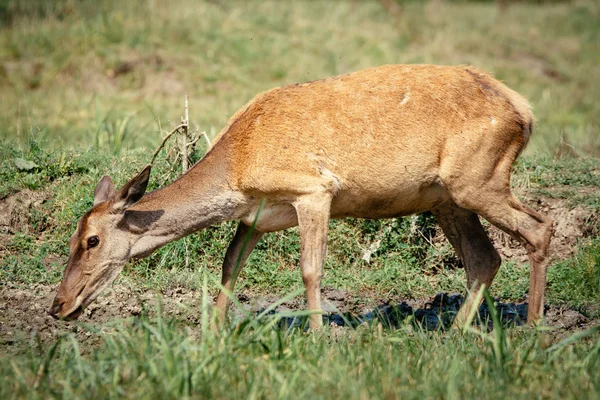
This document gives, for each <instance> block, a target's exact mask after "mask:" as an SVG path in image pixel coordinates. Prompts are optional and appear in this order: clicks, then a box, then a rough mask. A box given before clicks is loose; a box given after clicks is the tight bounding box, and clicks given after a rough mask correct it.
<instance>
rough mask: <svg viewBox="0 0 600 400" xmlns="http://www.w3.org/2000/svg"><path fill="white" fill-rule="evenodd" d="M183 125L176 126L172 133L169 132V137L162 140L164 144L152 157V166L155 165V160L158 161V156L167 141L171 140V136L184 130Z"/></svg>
mask: <svg viewBox="0 0 600 400" xmlns="http://www.w3.org/2000/svg"><path fill="white" fill-rule="evenodd" d="M183 126H184V125H183V124H181V125H178V126H176V127H175V128H174V129H173V130H172V131H171V132H169V134H168V135H167V136H165V137H164V138H163V140H162V142H161V143H160V145H159V146H158V147H157V148H156V150H155V151H154V154H153V155H152V159H151V160H150V164H154V159H156V156H157V155H158V153H159V152H160V151H161V150H162V148H163V147H164V146H165V143H167V140H169V138H170V137H171V136H173V135H174V134H175V133H176V132H177V131H179V129H181V128H183Z"/></svg>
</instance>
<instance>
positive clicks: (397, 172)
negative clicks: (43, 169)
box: [53, 65, 552, 328]
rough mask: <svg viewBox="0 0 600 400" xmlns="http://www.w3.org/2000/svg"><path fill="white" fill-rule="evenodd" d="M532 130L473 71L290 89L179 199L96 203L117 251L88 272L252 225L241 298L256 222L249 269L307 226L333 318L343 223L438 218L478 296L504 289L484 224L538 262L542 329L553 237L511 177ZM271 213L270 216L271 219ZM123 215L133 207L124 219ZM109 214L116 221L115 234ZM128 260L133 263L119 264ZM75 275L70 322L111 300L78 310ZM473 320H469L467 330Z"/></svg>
mask: <svg viewBox="0 0 600 400" xmlns="http://www.w3.org/2000/svg"><path fill="white" fill-rule="evenodd" d="M532 126H533V115H532V113H531V110H530V107H529V105H528V104H527V101H526V100H525V99H523V98H522V97H521V96H520V95H518V94H517V93H516V92H514V91H512V90H511V89H509V88H508V87H506V86H505V85H504V84H502V83H500V82H498V81H497V80H495V79H494V78H492V77H491V76H490V75H488V74H486V73H484V72H482V71H479V70H477V69H475V68H473V67H465V66H457V67H442V66H431V65H389V66H382V67H378V68H371V69H367V70H364V71H359V72H355V73H352V74H348V75H342V76H338V77H333V78H328V79H323V80H319V81H313V82H308V83H303V84H297V85H291V86H285V87H281V88H276V89H273V90H270V91H268V92H265V93H262V94H259V95H258V96H256V97H255V98H254V99H253V100H252V101H251V102H249V103H248V104H247V105H246V106H245V107H243V108H242V109H241V110H240V111H238V112H237V113H236V114H235V115H234V116H233V118H232V119H231V120H230V122H229V124H228V125H227V127H226V128H225V129H223V131H222V132H221V133H220V134H219V136H218V138H217V140H216V141H215V144H214V146H213V148H212V149H211V150H210V152H209V153H208V154H207V155H206V157H205V158H204V159H203V160H202V161H201V162H199V163H198V164H197V165H196V166H195V167H193V168H192V169H191V170H190V171H188V172H187V173H186V174H185V175H183V176H182V177H181V178H180V179H178V180H177V181H175V182H174V183H172V184H171V185H169V186H166V187H164V188H162V189H160V190H157V191H155V192H152V193H149V194H147V195H145V196H144V197H142V198H141V200H139V201H137V202H136V201H131V199H130V201H129V203H131V204H129V203H127V200H123V196H125V194H124V192H134V194H135V193H137V192H136V191H139V190H137V189H135V188H137V187H139V186H143V187H144V189H145V183H147V174H146V175H145V176H143V174H140V176H141V177H140V176H138V177H136V178H134V179H133V180H132V181H130V182H129V183H128V184H127V185H125V187H124V188H123V189H121V191H119V193H117V194H115V195H114V196H116V198H113V199H110V200H106V201H105V199H103V198H102V194H104V195H106V194H109V193H114V192H115V191H114V188H113V187H112V186H111V185H112V182H110V180H109V179H106V180H105V179H103V182H101V184H99V188H97V190H96V192H97V195H98V196H99V198H98V199H97V201H98V202H99V205H98V206H96V207H94V209H93V210H92V212H91V213H90V215H89V218H88V220H92V221H93V220H96V219H98V220H100V222H97V223H96V225H97V226H101V227H102V228H101V229H100V230H101V231H102V232H101V234H102V235H103V236H102V237H101V241H102V242H103V243H104V246H103V247H102V249H97V251H95V250H94V249H91V250H90V251H88V253H89V257H88V258H89V260H90V261H89V262H88V264H87V265H90V266H91V267H90V268H91V269H92V270H93V265H94V263H99V262H100V260H101V259H107V258H111V257H112V258H111V259H114V262H113V263H112V264H111V265H112V266H111V267H110V268H106V269H107V271H106V272H103V274H105V275H106V276H108V275H110V276H113V275H114V276H116V275H115V273H114V271H117V270H119V271H120V268H122V264H124V263H125V261H126V259H127V258H129V257H136V256H143V255H147V254H149V253H151V252H152V251H153V250H154V249H156V248H158V247H160V246H162V245H163V244H165V243H167V242H169V241H172V240H175V239H177V238H179V237H182V236H184V235H187V234H189V233H191V232H194V231H195V230H198V229H201V228H204V227H207V226H209V225H211V224H213V223H217V222H220V221H224V220H231V219H237V220H241V224H240V227H239V228H238V233H237V234H236V236H235V238H234V240H233V241H232V243H231V245H230V246H229V249H228V251H227V255H226V257H225V261H224V265H223V285H224V287H225V288H226V289H228V290H231V289H232V288H233V285H234V283H235V278H236V277H237V272H238V271H234V267H233V265H234V263H235V260H237V259H238V256H239V252H240V251H241V248H242V247H243V246H242V245H241V243H242V241H243V240H244V238H245V237H246V236H247V235H248V228H247V226H249V225H251V224H252V223H253V222H254V221H255V220H256V231H255V232H254V233H252V234H250V237H251V240H250V242H249V244H248V246H246V253H245V254H244V255H242V260H245V258H246V257H247V256H248V255H249V254H250V252H251V251H252V248H253V247H254V245H255V244H256V243H257V242H258V240H259V239H260V237H261V236H262V234H263V233H265V232H270V231H277V230H280V229H285V228H288V227H290V226H294V225H299V226H300V235H301V240H302V255H301V261H300V264H301V268H302V272H303V274H302V276H303V280H304V283H305V286H306V288H307V297H308V307H309V309H310V310H314V311H316V312H320V310H321V305H320V281H321V268H322V263H323V259H324V257H325V250H326V243H327V242H326V235H327V225H328V220H329V219H330V218H342V217H347V216H353V217H361V218H389V217H398V216H403V215H409V214H413V213H417V212H422V211H426V210H432V211H433V212H434V214H435V215H436V216H437V218H438V220H439V221H440V224H441V225H442V228H443V230H444V232H445V233H446V235H447V236H448V237H449V239H450V242H451V243H452V245H453V246H454V248H455V249H456V251H457V252H458V254H459V255H460V257H461V258H462V259H463V262H464V264H465V266H466V269H467V276H468V283H469V286H470V288H472V289H478V288H479V287H481V286H482V285H485V286H489V285H490V284H491V282H492V279H493V277H494V275H495V274H496V271H497V270H498V267H499V263H500V261H499V257H498V254H497V252H496V251H495V250H494V249H493V246H492V245H491V243H490V242H489V239H488V238H487V236H486V235H485V232H484V231H483V229H482V228H481V225H480V224H479V220H478V218H477V214H478V215H480V216H482V217H484V218H486V219H488V220H489V221H490V222H491V223H493V224H495V225H497V226H499V227H500V228H502V229H504V230H505V231H507V232H508V233H510V234H511V235H513V236H514V237H516V238H518V239H519V240H521V241H522V242H523V243H524V244H525V245H526V246H527V248H528V250H529V251H530V254H531V268H532V282H531V289H530V299H531V302H530V312H529V318H528V319H529V320H530V321H535V320H538V319H539V318H540V317H541V316H542V314H543V293H544V285H545V271H546V264H547V249H548V244H549V241H550V235H551V232H552V229H551V225H552V223H551V221H549V220H548V219H546V218H545V217H543V216H541V215H539V214H537V213H536V212H535V211H533V210H531V209H529V208H527V207H524V206H522V205H521V204H520V203H519V202H518V200H517V199H516V198H515V197H514V196H512V194H511V193H510V187H509V184H510V169H511V166H512V164H513V162H514V160H515V159H516V157H517V156H518V154H519V153H520V152H521V151H522V150H523V148H524V147H525V145H526V144H527V141H528V139H529V136H530V134H531V130H532ZM148 172H149V171H148ZM144 179H146V181H144ZM125 188H133V189H130V190H125ZM137 195H138V196H139V195H140V194H139V193H137ZM137 198H138V197H136V199H137ZM263 199H264V201H265V207H264V209H263V210H262V212H261V213H260V215H259V216H257V214H258V209H259V206H260V203H261V201H262V200H263ZM102 201H105V202H102ZM119 202H120V203H119ZM121 203H123V204H125V203H127V204H128V205H127V206H126V207H120V208H119V207H116V206H115V204H121ZM105 204H108V205H107V206H105V208H102V207H101V206H102V205H105ZM111 204H112V205H113V206H111ZM111 207H112V209H111ZM115 208H116V210H115ZM107 214H112V215H115V216H116V217H115V218H113V219H111V220H109V219H107V217H106V215H107ZM88 223H89V222H88ZM82 225H84V224H83V222H82ZM82 231H85V229H82ZM117 231H118V232H121V233H122V234H121V233H119V234H117V233H116V232H117ZM80 235H81V234H80ZM113 235H117V236H119V237H120V241H119V242H116V241H114V240H113V239H112V238H111V237H112V236H113ZM76 236H77V234H76ZM106 242H108V244H106ZM72 251H73V248H72ZM114 252H117V253H118V254H126V256H125V257H123V256H120V257H123V259H122V260H119V259H118V258H119V257H115V256H114V255H113V253H114ZM94 260H96V261H94ZM78 268H83V267H80V266H78V265H72V263H70V264H69V267H68V268H67V271H70V270H77V269H78ZM117 273H118V272H117ZM98 274H100V273H98ZM67 275H68V274H66V275H65V280H64V281H63V284H62V285H61V290H60V291H59V295H58V296H57V300H55V305H54V307H53V313H54V314H58V315H59V316H68V315H69V313H70V312H72V310H73V309H74V308H76V306H77V305H78V304H86V303H87V302H88V301H89V298H92V299H93V297H94V296H95V295H97V294H96V292H90V293H88V292H87V291H83V292H81V293H82V294H81V295H80V296H79V297H80V298H79V300H78V301H75V300H73V296H71V298H69V295H68V293H77V292H78V290H80V289H78V288H77V285H71V284H70V283H67V282H69V281H70V280H69V279H67ZM100 275H102V274H100ZM102 276H104V275H102ZM101 278H102V277H100V278H95V279H96V280H102V279H104V278H102V279H101ZM100 289H101V288H100ZM86 290H87V289H86ZM470 299H473V297H471V298H470ZM59 305H60V306H59ZM63 305H64V306H63ZM468 305H472V300H470V301H469V302H468ZM226 308H227V297H226V295H225V294H224V293H220V294H219V297H218V299H217V309H218V310H219V311H220V315H221V316H224V314H225V311H226ZM468 311H469V310H468V309H466V308H463V310H461V313H460V315H459V316H458V320H459V321H462V320H464V317H465V313H466V312H468ZM321 323H322V322H321V316H320V315H318V314H315V315H313V316H311V327H313V328H315V327H318V326H320V324H321Z"/></svg>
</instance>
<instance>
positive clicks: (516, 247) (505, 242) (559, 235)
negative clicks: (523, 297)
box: [434, 194, 600, 263]
mask: <svg viewBox="0 0 600 400" xmlns="http://www.w3.org/2000/svg"><path fill="white" fill-rule="evenodd" d="M524 197H525V200H524V203H525V204H527V205H529V206H530V207H533V208H534V209H535V210H537V211H538V212H540V213H542V214H544V215H546V216H547V217H549V218H550V219H552V221H554V233H553V235H552V241H551V242H550V259H551V260H552V261H559V260H566V259H568V258H570V257H571V256H573V255H574V254H575V253H576V251H577V244H578V242H579V241H580V240H581V239H583V238H586V237H592V236H596V235H597V234H598V233H599V232H600V213H599V212H598V210H593V209H590V208H587V207H584V206H580V205H578V206H576V207H571V206H569V205H568V202H567V201H566V200H564V199H554V198H549V197H543V196H538V195H527V194H525V196H524ZM487 232H488V235H489V237H490V239H491V241H492V243H493V244H494V247H496V249H497V250H498V252H499V253H500V255H501V256H502V259H503V260H508V261H513V262H516V263H526V262H528V256H527V250H526V249H525V247H524V246H523V245H522V244H521V243H519V242H518V241H517V240H515V239H513V238H512V237H511V236H509V235H508V234H506V233H504V232H503V231H502V230H500V229H498V228H496V227H495V226H493V225H488V226H487ZM445 243H446V240H445V237H444V236H443V233H442V231H441V229H438V230H437V232H436V239H435V240H434V245H435V246H436V247H438V248H439V247H442V246H444V245H445Z"/></svg>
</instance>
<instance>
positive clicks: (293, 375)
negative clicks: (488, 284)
mask: <svg viewBox="0 0 600 400" xmlns="http://www.w3.org/2000/svg"><path fill="white" fill-rule="evenodd" d="M277 325H278V320H277V317H276V316H275V317H273V316H265V317H263V318H262V319H259V320H248V321H246V323H242V324H240V325H238V327H237V328H236V329H235V330H234V331H232V332H229V333H228V334H226V335H224V336H223V335H222V336H216V335H214V334H212V333H210V332H208V333H206V332H205V333H203V334H202V335H200V336H198V335H197V332H196V328H195V327H189V326H186V325H185V324H183V323H181V322H180V321H177V320H173V319H166V318H164V317H163V316H162V315H161V314H160V313H159V314H158V315H157V316H155V317H153V318H149V317H147V316H146V315H142V316H141V317H139V318H136V319H133V320H130V321H123V322H118V323H116V324H113V326H111V327H110V328H109V329H108V331H107V329H106V327H105V328H103V330H98V329H97V328H94V327H85V326H80V328H79V329H87V330H89V331H91V332H92V334H93V335H97V336H98V338H99V339H100V344H99V345H98V346H97V347H93V348H81V346H80V344H79V342H78V341H77V340H76V339H75V337H74V336H73V334H69V333H67V334H65V335H64V336H62V337H61V340H58V341H57V342H55V343H54V344H52V345H43V344H40V343H37V344H36V341H35V337H34V338H32V346H31V348H30V349H29V350H28V352H27V353H25V354H22V355H19V356H16V357H13V358H11V359H10V360H6V359H5V360H2V361H1V362H0V371H2V373H1V374H0V376H1V377H0V395H1V396H2V398H7V399H8V398H21V397H31V396H32V395H33V397H36V398H38V397H39V398H46V397H62V398H82V397H85V398H114V397H119V398H120V397H127V398H146V397H153V398H182V397H183V398H223V397H227V398H289V397H294V398H308V397H310V398H331V396H332V393H335V396H340V397H344V398H369V399H371V398H381V399H384V398H398V397H403V398H473V397H485V398H506V397H512V396H516V397H518V398H530V397H541V398H556V399H562V398H578V399H581V398H590V399H591V398H595V397H597V396H598V395H599V394H600V369H599V368H598V360H599V359H600V357H599V356H600V354H599V351H600V346H599V343H600V342H598V341H597V340H595V339H594V337H596V338H597V337H598V336H597V335H598V331H599V329H600V328H598V327H596V328H593V329H590V330H588V331H586V332H582V333H581V334H579V335H578V336H576V337H570V338H568V339H566V340H564V341H562V342H559V343H557V344H556V345H554V346H552V347H549V348H548V347H547V345H546V344H545V343H546V342H545V340H544V335H545V333H544V332H543V331H541V330H540V331H536V330H534V329H531V328H527V329H521V330H510V331H506V330H503V329H502V328H496V329H495V330H494V331H493V332H491V333H486V332H477V331H473V332H472V333H471V332H466V333H461V332H460V331H451V332H427V331H423V330H420V329H411V328H410V327H409V326H407V327H405V328H402V329H398V330H395V331H387V330H381V329H379V328H378V326H377V325H376V324H374V325H372V326H362V327H359V328H358V329H356V330H353V331H350V332H346V333H345V334H341V335H340V334H339V332H337V333H336V332H335V331H334V330H330V329H329V328H326V329H325V330H323V331H322V332H319V333H310V334H305V333H303V332H301V331H298V330H296V329H292V330H281V329H275V327H276V326H277ZM32 389H33V391H32Z"/></svg>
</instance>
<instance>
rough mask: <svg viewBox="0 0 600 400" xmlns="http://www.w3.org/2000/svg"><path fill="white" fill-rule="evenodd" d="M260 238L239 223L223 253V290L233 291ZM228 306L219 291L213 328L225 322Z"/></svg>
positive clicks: (225, 296)
mask: <svg viewBox="0 0 600 400" xmlns="http://www.w3.org/2000/svg"><path fill="white" fill-rule="evenodd" d="M262 236H263V232H259V231H257V230H256V229H252V228H251V227H250V226H248V225H246V224H244V223H243V222H240V223H239V225H238V228H237V231H236V232H235V236H234V237H233V239H232V240H231V243H230V244H229V247H228V248H227V253H225V259H224V260H223V272H222V277H221V285H223V288H224V289H226V290H227V291H229V292H231V291H233V288H234V286H235V281H236V280H237V277H238V276H239V274H240V272H241V270H242V268H243V266H244V263H245V262H246V259H247V258H248V256H250V253H252V250H254V247H256V244H257V243H258V241H259V240H260V238H261V237H262ZM242 251H243V253H242ZM228 306H229V297H228V296H227V294H226V293H225V292H224V291H223V289H221V290H220V291H219V295H218V296H217V302H216V305H215V311H216V322H217V323H216V324H215V325H214V326H213V328H215V329H218V328H219V327H220V325H221V324H222V323H223V322H224V321H225V316H226V314H227V308H228Z"/></svg>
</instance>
